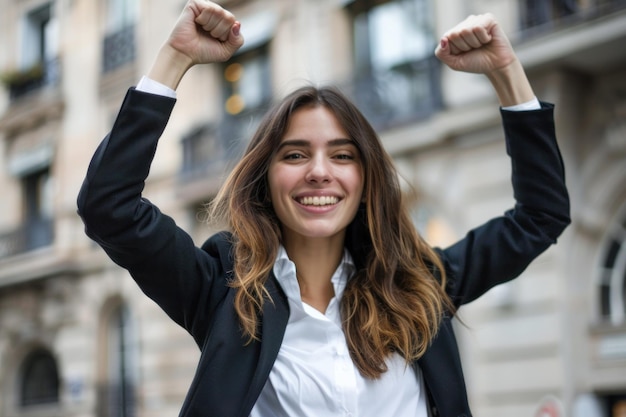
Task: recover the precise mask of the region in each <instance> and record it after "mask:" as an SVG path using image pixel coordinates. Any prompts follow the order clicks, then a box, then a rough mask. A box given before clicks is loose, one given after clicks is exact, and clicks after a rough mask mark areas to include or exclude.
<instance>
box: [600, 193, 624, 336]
mask: <svg viewBox="0 0 626 417" xmlns="http://www.w3.org/2000/svg"><path fill="white" fill-rule="evenodd" d="M600 268H601V269H600V283H599V284H600V290H599V293H600V294H599V296H600V314H601V316H602V319H603V320H605V321H608V322H610V323H611V324H613V325H620V324H623V323H624V322H626V205H624V206H623V207H622V210H621V211H620V215H619V216H618V217H617V218H616V220H614V221H613V222H612V223H611V225H610V227H609V232H608V234H607V237H606V240H605V243H604V250H603V251H602V257H601V265H600Z"/></svg>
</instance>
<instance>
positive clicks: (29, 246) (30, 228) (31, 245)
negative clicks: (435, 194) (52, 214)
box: [0, 219, 54, 259]
mask: <svg viewBox="0 0 626 417" xmlns="http://www.w3.org/2000/svg"><path fill="white" fill-rule="evenodd" d="M53 226H54V224H53V222H52V220H51V219H33V220H31V221H29V222H27V223H25V224H23V225H22V226H21V227H19V228H18V229H16V230H13V231H10V232H6V233H3V234H0V259H4V258H8V257H10V256H15V255H19V254H22V253H26V252H30V251H32V250H35V249H38V248H42V247H45V246H49V245H50V244H52V242H53V241H54V228H53Z"/></svg>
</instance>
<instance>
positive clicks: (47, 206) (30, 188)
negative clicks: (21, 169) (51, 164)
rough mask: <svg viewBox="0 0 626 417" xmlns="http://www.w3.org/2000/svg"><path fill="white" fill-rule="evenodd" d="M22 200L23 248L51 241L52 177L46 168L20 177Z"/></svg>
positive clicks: (27, 248)
mask: <svg viewBox="0 0 626 417" xmlns="http://www.w3.org/2000/svg"><path fill="white" fill-rule="evenodd" d="M22 184H23V200H24V222H23V225H24V238H25V241H26V242H25V249H26V250H32V249H36V248H39V247H42V246H46V245H48V244H50V243H51V242H52V233H53V231H52V202H53V201H52V198H53V195H52V194H53V193H52V179H51V176H50V171H49V169H48V168H44V169H41V170H39V171H35V172H33V173H30V174H27V175H25V176H24V177H23V178H22Z"/></svg>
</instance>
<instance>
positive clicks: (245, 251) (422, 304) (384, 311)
mask: <svg viewBox="0 0 626 417" xmlns="http://www.w3.org/2000/svg"><path fill="white" fill-rule="evenodd" d="M313 106H324V107H326V108H327V109H329V110H330V111H331V112H332V113H333V114H334V115H335V117H337V120H338V121H339V123H340V124H341V126H342V127H343V128H344V129H345V131H346V132H347V133H348V135H349V137H350V138H351V139H352V140H353V141H354V142H355V144H356V146H357V147H358V149H359V151H360V153H361V160H362V164H363V170H364V178H365V189H364V192H363V195H364V200H365V203H364V204H362V207H361V208H360V209H359V211H358V213H357V215H356V217H355V219H354V220H353V221H352V223H351V224H350V226H349V227H348V230H347V233H346V242H345V245H346V247H347V248H348V250H349V251H350V252H351V254H352V256H353V258H354V260H355V264H356V267H357V272H356V273H355V275H354V276H353V277H351V278H350V279H349V280H348V284H347V286H346V289H345V291H344V294H343V298H342V300H341V314H342V321H343V328H344V332H345V335H346V340H347V343H348V348H349V350H350V354H351V357H352V359H353V361H354V363H355V364H356V366H357V368H358V369H359V371H360V372H361V374H362V375H363V376H365V377H368V378H378V377H380V375H381V374H382V373H383V372H385V371H386V370H387V367H386V364H385V359H386V358H387V357H388V356H389V354H390V353H392V352H397V353H399V354H401V355H402V356H403V357H404V358H405V359H406V361H407V363H408V362H410V361H413V360H416V359H418V358H419V357H421V356H422V355H423V354H424V352H425V351H426V349H427V348H428V345H429V343H430V341H431V340H432V339H433V337H434V336H435V335H436V332H437V329H438V327H439V324H440V321H441V318H442V316H443V314H444V312H445V311H446V310H450V311H452V310H453V309H454V308H453V306H452V304H451V302H450V300H449V298H448V297H447V295H446V293H445V291H444V288H445V271H444V268H443V266H442V264H441V261H440V259H439V257H438V256H437V255H436V253H435V252H434V251H433V250H432V249H431V247H430V246H429V245H427V244H426V243H425V242H424V241H423V240H422V238H421V237H420V236H419V235H418V233H417V232H416V230H415V227H414V226H413V224H412V222H411V220H410V217H409V215H408V210H407V208H406V207H405V204H404V201H403V196H402V192H401V189H400V184H399V180H398V174H397V172H396V169H395V167H394V164H393V162H392V159H391V157H390V156H389V155H388V154H387V152H386V151H385V150H384V148H383V146H382V144H381V142H380V140H379V138H378V136H377V134H376V132H375V131H374V129H373V128H372V126H371V125H370V124H369V122H368V121H367V120H366V119H365V117H364V116H363V115H362V114H361V112H360V111H359V110H358V109H357V108H356V106H354V105H353V104H352V103H351V102H350V101H349V100H348V99H347V98H346V97H345V96H344V95H343V94H342V93H341V92H339V91H338V90H337V89H335V88H333V87H323V88H316V87H312V86H307V87H302V88H300V89H298V90H296V91H294V92H293V93H291V94H290V95H288V96H287V97H286V98H285V99H283V100H282V101H281V102H280V103H279V104H278V105H276V106H275V107H274V108H273V110H271V111H270V112H269V113H268V114H267V115H266V117H265V118H264V119H263V120H262V121H261V123H260V125H259V127H258V129H257V131H256V133H255V135H254V136H253V138H252V140H251V142H250V144H249V145H248V147H247V149H246V151H245V153H244V156H243V157H242V159H241V160H240V161H239V163H238V164H237V165H236V166H235V168H234V169H233V170H232V172H231V174H230V175H229V177H228V178H227V180H226V182H225V184H224V186H223V187H222V189H221V190H220V192H219V193H218V195H217V197H216V198H215V200H214V201H213V203H212V205H211V209H210V213H209V215H210V217H211V218H216V217H218V218H221V219H223V220H225V221H226V224H227V225H228V227H229V228H230V229H231V232H232V233H233V238H234V242H233V244H234V259H235V264H234V278H233V281H232V282H231V284H230V285H231V286H232V287H233V288H235V289H237V293H236V296H235V306H234V307H235V310H236V312H237V314H238V316H239V319H240V321H241V326H242V329H243V332H244V334H245V335H247V336H248V337H249V338H250V340H252V339H255V338H257V325H258V320H259V314H260V312H261V310H262V306H263V303H264V302H265V301H267V300H271V298H270V296H269V294H268V293H267V290H266V289H265V286H264V284H265V282H266V280H267V278H268V276H269V275H270V272H271V270H272V267H273V264H274V261H275V259H276V255H277V251H278V248H279V245H280V242H281V232H280V226H279V221H278V218H277V217H276V214H275V213H274V210H273V208H272V205H271V202H270V199H269V190H268V186H267V171H268V167H269V164H270V161H271V160H272V157H273V154H274V151H275V150H276V149H277V148H278V144H279V143H280V141H281V139H282V137H283V135H284V133H285V132H286V129H287V127H288V124H289V121H290V118H291V115H292V114H293V113H294V112H295V111H296V110H298V109H300V108H303V107H313ZM435 274H436V275H435Z"/></svg>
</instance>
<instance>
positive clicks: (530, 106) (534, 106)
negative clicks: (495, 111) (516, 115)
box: [502, 97, 541, 111]
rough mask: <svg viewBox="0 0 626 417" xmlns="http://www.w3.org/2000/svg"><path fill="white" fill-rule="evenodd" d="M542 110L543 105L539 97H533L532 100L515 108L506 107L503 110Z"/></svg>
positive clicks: (516, 105)
mask: <svg viewBox="0 0 626 417" xmlns="http://www.w3.org/2000/svg"><path fill="white" fill-rule="evenodd" d="M540 108H541V104H540V103H539V100H537V97H533V99H532V100H530V101H527V102H525V103H520V104H515V105H514V106H506V107H502V110H508V111H526V110H539V109H540Z"/></svg>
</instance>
